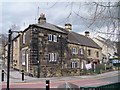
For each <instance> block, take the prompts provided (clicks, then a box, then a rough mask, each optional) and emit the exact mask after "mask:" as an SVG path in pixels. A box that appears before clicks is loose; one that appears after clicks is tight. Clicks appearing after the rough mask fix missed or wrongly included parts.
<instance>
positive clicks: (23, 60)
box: [22, 50, 26, 65]
mask: <svg viewBox="0 0 120 90" xmlns="http://www.w3.org/2000/svg"><path fill="white" fill-rule="evenodd" d="M25 61H26V50H22V65H25Z"/></svg>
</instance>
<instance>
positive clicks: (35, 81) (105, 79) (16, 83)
mask: <svg viewBox="0 0 120 90" xmlns="http://www.w3.org/2000/svg"><path fill="white" fill-rule="evenodd" d="M0 72H1V70H0ZM5 72H6V70H5ZM119 75H120V71H111V72H106V73H102V74H95V75H84V76H68V77H51V78H34V77H30V76H25V80H24V81H22V79H21V78H22V74H21V72H20V71H16V70H13V69H10V87H11V88H45V87H46V86H45V82H46V80H50V82H51V84H50V86H51V87H52V88H56V87H58V86H59V85H61V84H64V83H66V82H68V83H73V84H75V85H78V86H99V85H106V84H110V83H114V82H120V81H115V80H120V79H119ZM0 77H1V74H0ZM116 77H117V78H116ZM6 78H7V74H6V73H5V78H4V79H5V80H4V82H2V83H1V85H0V86H2V88H4V87H6V82H7V80H6ZM110 78H112V79H111V81H110V80H109V79H110ZM114 79H115V80H114Z"/></svg>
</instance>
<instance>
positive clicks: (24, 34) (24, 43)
mask: <svg viewBox="0 0 120 90" xmlns="http://www.w3.org/2000/svg"><path fill="white" fill-rule="evenodd" d="M25 35H26V33H23V44H25Z"/></svg>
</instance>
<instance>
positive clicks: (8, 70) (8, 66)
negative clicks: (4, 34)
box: [6, 29, 21, 90]
mask: <svg viewBox="0 0 120 90" xmlns="http://www.w3.org/2000/svg"><path fill="white" fill-rule="evenodd" d="M12 32H17V33H19V32H21V31H11V29H9V31H8V52H7V53H8V59H7V89H6V90H10V88H9V79H10V58H11V55H10V53H11V52H10V49H11V37H12Z"/></svg>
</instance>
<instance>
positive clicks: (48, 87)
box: [46, 80, 50, 90]
mask: <svg viewBox="0 0 120 90" xmlns="http://www.w3.org/2000/svg"><path fill="white" fill-rule="evenodd" d="M46 90H50V81H49V80H46Z"/></svg>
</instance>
